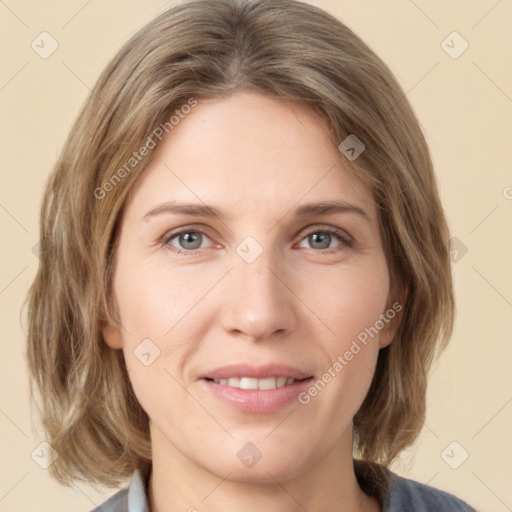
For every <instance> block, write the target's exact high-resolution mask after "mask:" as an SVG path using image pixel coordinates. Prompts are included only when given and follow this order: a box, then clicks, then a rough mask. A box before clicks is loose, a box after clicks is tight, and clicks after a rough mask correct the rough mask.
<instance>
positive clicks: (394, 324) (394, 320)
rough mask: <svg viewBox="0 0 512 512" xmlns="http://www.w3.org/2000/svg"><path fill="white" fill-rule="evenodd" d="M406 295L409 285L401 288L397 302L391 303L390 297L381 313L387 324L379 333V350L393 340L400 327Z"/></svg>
mask: <svg viewBox="0 0 512 512" xmlns="http://www.w3.org/2000/svg"><path fill="white" fill-rule="evenodd" d="M408 295H409V285H408V284H407V285H405V286H404V287H403V288H402V293H400V294H399V298H398V300H395V301H393V300H392V299H391V296H390V299H389V300H388V303H387V305H386V310H385V311H384V313H383V314H384V316H385V318H386V319H387V322H385V326H384V328H383V329H382V330H381V332H380V336H379V347H380V348H384V347H387V346H388V345H390V344H391V342H392V341H393V339H394V338H395V335H396V333H397V331H398V328H399V327H400V323H401V320H402V316H403V312H404V309H405V304H406V302H407V297H408Z"/></svg>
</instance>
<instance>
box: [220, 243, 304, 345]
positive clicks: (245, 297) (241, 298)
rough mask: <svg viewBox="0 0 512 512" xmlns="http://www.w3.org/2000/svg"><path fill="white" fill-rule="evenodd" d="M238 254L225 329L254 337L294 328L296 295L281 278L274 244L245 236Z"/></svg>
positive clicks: (226, 308) (227, 299) (225, 310)
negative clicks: (256, 240) (272, 245)
mask: <svg viewBox="0 0 512 512" xmlns="http://www.w3.org/2000/svg"><path fill="white" fill-rule="evenodd" d="M248 238H249V237H248ZM236 253H237V254H234V265H233V266H234V268H233V271H232V272H231V280H230V283H231V284H230V290H229V293H228V296H227V298H226V301H225V304H224V315H223V323H224V328H225V329H227V330H229V331H241V332H243V333H245V334H246V335H248V336H250V337H252V338H254V339H263V338H265V337H269V336H271V335H272V334H273V333H275V332H277V331H281V332H283V331H286V330H290V329H292V328H293V325H294V322H295V314H294V308H293V296H292V294H290V292H289V290H287V288H286V286H284V284H283V283H282V281H281V279H282V278H279V276H280V273H281V272H282V271H281V270H280V269H282V268H283V264H282V262H280V261H279V258H278V257H277V255H276V253H275V252H274V251H273V250H272V247H271V246H270V247H269V246H266V247H263V246H262V245H260V244H258V245H256V243H255V240H254V239H253V240H250V239H246V240H244V241H243V242H242V243H240V244H239V246H238V247H237V249H236ZM283 280H284V279H283Z"/></svg>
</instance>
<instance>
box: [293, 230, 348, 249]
mask: <svg viewBox="0 0 512 512" xmlns="http://www.w3.org/2000/svg"><path fill="white" fill-rule="evenodd" d="M336 239H338V241H339V242H340V243H339V244H338V245H348V246H349V245H350V241H349V240H348V238H347V237H346V236H344V235H343V234H342V233H340V232H338V231H331V230H323V231H322V230H317V231H312V232H310V233H309V234H307V235H306V236H305V238H303V239H302V241H301V243H300V244H299V246H300V247H304V246H303V245H302V244H303V243H304V242H308V243H309V244H310V246H311V248H312V249H319V250H323V249H332V248H333V246H331V242H332V241H333V240H336Z"/></svg>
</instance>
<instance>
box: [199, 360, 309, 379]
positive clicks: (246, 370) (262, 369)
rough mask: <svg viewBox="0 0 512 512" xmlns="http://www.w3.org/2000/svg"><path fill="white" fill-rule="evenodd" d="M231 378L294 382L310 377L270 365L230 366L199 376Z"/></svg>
mask: <svg viewBox="0 0 512 512" xmlns="http://www.w3.org/2000/svg"><path fill="white" fill-rule="evenodd" d="M231 377H252V378H254V379H265V378H268V377H288V378H292V379H295V380H303V379H307V378H308V377H311V374H309V373H305V372H303V371H301V370H299V369H298V368H294V367H293V366H290V365H287V364H279V363H270V364H265V365H259V366H255V365H250V364H245V363H241V364H230V365H226V366H221V367H219V368H215V369H213V370H210V371H208V372H206V373H204V374H203V375H201V376H200V378H201V379H215V380H219V379H229V378H231Z"/></svg>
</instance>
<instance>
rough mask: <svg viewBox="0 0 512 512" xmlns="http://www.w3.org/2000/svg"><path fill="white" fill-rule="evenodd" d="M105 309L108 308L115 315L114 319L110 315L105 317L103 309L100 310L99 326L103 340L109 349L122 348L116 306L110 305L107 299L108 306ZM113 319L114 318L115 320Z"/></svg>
mask: <svg viewBox="0 0 512 512" xmlns="http://www.w3.org/2000/svg"><path fill="white" fill-rule="evenodd" d="M106 307H108V308H110V311H111V312H112V311H115V312H116V314H115V315H114V317H112V314H110V315H107V314H106V313H105V308H101V312H100V320H99V324H100V330H101V334H102V335H103V339H104V340H105V343H106V344H107V345H108V346H109V347H110V348H113V349H119V348H123V340H122V338H121V327H120V323H119V321H116V320H117V311H118V309H117V305H116V304H112V302H111V299H110V298H109V304H108V306H106ZM113 318H115V320H114V319H113ZM116 324H117V325H116Z"/></svg>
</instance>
